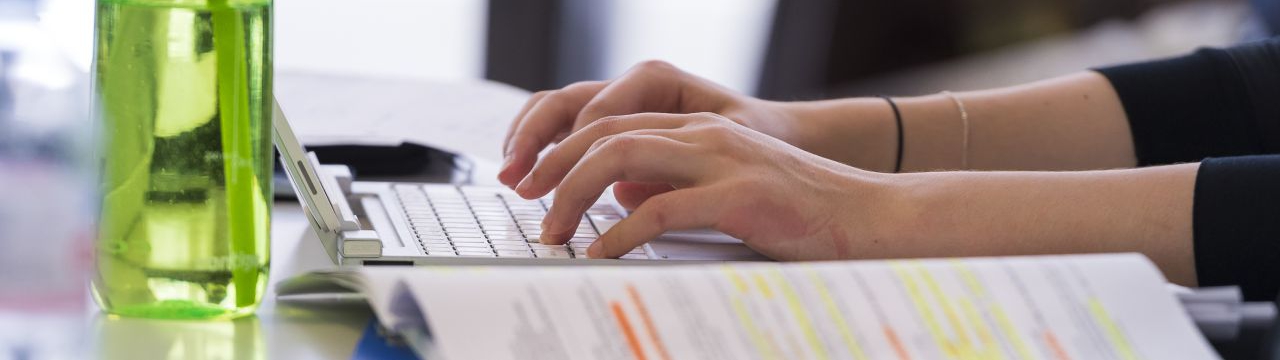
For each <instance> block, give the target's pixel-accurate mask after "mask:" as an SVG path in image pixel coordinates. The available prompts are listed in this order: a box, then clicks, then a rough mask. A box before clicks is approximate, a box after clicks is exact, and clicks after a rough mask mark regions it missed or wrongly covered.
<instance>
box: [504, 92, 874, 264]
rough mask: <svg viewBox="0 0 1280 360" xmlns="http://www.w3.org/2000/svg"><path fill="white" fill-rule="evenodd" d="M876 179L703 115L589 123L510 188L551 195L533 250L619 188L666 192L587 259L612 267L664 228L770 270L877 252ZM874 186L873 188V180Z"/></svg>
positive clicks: (560, 238)
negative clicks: (862, 247) (730, 244)
mask: <svg viewBox="0 0 1280 360" xmlns="http://www.w3.org/2000/svg"><path fill="white" fill-rule="evenodd" d="M885 176H893V175H884V174H875V173H870V172H866V171H862V170H858V169H855V168H852V167H849V166H845V165H843V164H840V163H837V162H834V161H831V160H827V159H825V158H822V157H819V156H816V155H813V154H810V153H808V152H805V151H803V150H800V149H798V148H795V147H793V146H791V145H788V144H787V143H785V142H782V141H780V140H778V139H776V138H773V137H770V136H767V135H764V134H762V133H760V132H757V131H753V130H751V129H748V128H747V127H746V126H743V125H741V124H738V123H736V122H734V121H731V120H730V119H727V118H725V117H723V116H720V115H716V114H711V113H698V114H657V113H643V114H633V115H624V116H611V117H605V118H602V119H599V120H598V121H595V122H594V123H592V124H590V125H588V126H586V127H585V128H583V129H582V130H580V131H578V132H575V133H573V134H572V135H570V136H568V137H567V138H566V139H565V140H564V141H563V142H561V143H560V145H559V146H556V147H555V148H554V149H552V150H551V151H550V152H549V153H548V154H547V155H546V156H545V157H544V158H543V160H542V161H541V162H540V163H538V164H537V166H536V167H534V168H533V169H532V171H531V172H530V174H529V176H528V177H527V178H525V179H524V180H523V181H521V182H520V183H519V185H518V186H516V192H517V193H518V194H520V196H522V197H525V198H537V197H541V196H544V195H546V194H547V193H549V192H550V191H551V190H552V189H555V190H556V195H555V200H554V203H553V205H552V207H551V209H550V211H549V212H548V213H547V215H546V218H545V219H544V220H543V223H542V225H543V235H542V242H543V243H548V244H563V243H565V242H566V241H567V240H568V239H569V237H571V236H572V234H573V233H574V232H575V230H576V227H577V226H578V222H579V219H581V218H582V215H583V213H584V212H585V211H586V210H587V209H588V208H589V207H590V206H591V205H592V204H593V203H595V201H596V200H597V199H598V198H599V197H600V195H601V193H602V192H603V191H604V190H605V189H606V188H607V187H608V186H609V185H610V184H613V183H615V182H619V181H627V182H633V183H642V184H652V185H655V186H666V187H668V189H674V190H670V191H667V192H662V193H659V194H657V195H654V196H652V197H651V198H648V199H645V200H642V202H641V203H640V204H639V206H638V207H637V208H636V210H635V211H634V212H632V213H631V215H630V216H628V217H627V218H626V219H623V220H622V221H621V222H619V223H618V224H617V225H615V226H614V227H613V228H612V229H610V230H609V231H608V232H606V233H605V234H603V235H601V237H600V239H599V240H598V241H596V243H595V244H593V245H592V246H591V247H590V248H589V249H588V250H587V254H588V255H589V256H591V257H597V258H599V257H617V256H621V255H623V254H625V253H627V252H628V251H630V250H631V249H633V248H635V247H636V246H639V245H641V244H643V243H645V242H647V241H649V240H651V239H654V238H656V237H658V236H659V235H661V234H662V233H663V232H666V231H668V230H681V229H695V228H714V229H716V230H719V231H722V232H724V233H726V234H729V235H731V236H733V237H736V238H739V239H742V240H743V241H744V242H745V243H746V245H747V246H749V247H751V248H752V249H754V250H756V251H758V252H760V253H762V254H764V255H766V256H769V257H771V258H774V259H780V260H801V259H803V260H818V259H837V258H848V257H851V256H853V255H854V253H855V249H859V246H858V243H859V242H868V241H870V242H877V243H879V242H882V241H880V239H881V236H880V233H879V232H878V231H877V229H875V226H873V225H874V224H878V223H883V222H882V221H878V217H880V216H882V215H881V214H882V212H873V211H870V210H869V209H878V208H879V206H878V205H880V204H887V203H889V202H888V201H887V200H886V199H885V198H886V192H885V191H882V189H883V187H881V186H878V185H876V184H877V182H878V181H877V179H881V178H882V177H885ZM881 183H883V182H881Z"/></svg>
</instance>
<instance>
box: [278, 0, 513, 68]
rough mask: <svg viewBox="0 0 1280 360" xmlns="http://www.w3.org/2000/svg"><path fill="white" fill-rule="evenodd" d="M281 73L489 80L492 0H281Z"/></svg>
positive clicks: (279, 41)
mask: <svg viewBox="0 0 1280 360" xmlns="http://www.w3.org/2000/svg"><path fill="white" fill-rule="evenodd" d="M275 10H276V17H275V19H276V68H277V69H280V70H293V69H301V70H310V71H323V72H333V73H346V74H363V75H375V76H407V77H416V78H427V79H436V80H462V79H474V78H480V77H483V76H484V42H485V27H486V26H487V24H488V22H487V17H488V2H487V1H485V0H360V1H350V0H276V2H275Z"/></svg>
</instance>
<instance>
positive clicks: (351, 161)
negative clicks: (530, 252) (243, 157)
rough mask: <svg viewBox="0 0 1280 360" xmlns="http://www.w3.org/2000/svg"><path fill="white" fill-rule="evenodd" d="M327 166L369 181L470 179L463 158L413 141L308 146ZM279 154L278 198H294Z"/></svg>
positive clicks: (277, 172) (277, 169) (457, 180)
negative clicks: (380, 144) (336, 166)
mask: <svg viewBox="0 0 1280 360" xmlns="http://www.w3.org/2000/svg"><path fill="white" fill-rule="evenodd" d="M306 150H307V151H311V152H315V153H316V158H317V159H318V160H320V163H321V164H325V165H346V166H347V167H349V168H350V169H351V173H352V175H354V176H356V177H357V178H359V179H360V180H366V181H379V180H382V181H420V182H444V183H450V182H459V181H461V182H469V181H470V179H468V178H467V177H468V176H469V169H467V166H463V165H464V164H465V163H466V161H465V159H463V158H462V157H460V156H458V155H456V154H454V153H451V152H448V151H444V150H440V149H436V148H433V147H429V146H423V145H418V144H411V143H401V144H400V145H396V146H376V145H321V146H306ZM279 158H280V156H279V154H277V155H276V160H275V161H276V164H275V179H274V181H275V184H276V186H275V197H276V198H293V197H294V193H293V189H292V185H290V184H289V180H288V178H287V177H285V174H284V168H283V167H281V166H280V159H279Z"/></svg>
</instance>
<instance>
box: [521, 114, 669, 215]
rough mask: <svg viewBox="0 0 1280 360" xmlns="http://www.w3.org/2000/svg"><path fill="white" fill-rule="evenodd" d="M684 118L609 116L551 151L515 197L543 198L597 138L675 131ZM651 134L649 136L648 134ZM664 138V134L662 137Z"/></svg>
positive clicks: (640, 115) (531, 173)
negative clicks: (638, 132)
mask: <svg viewBox="0 0 1280 360" xmlns="http://www.w3.org/2000/svg"><path fill="white" fill-rule="evenodd" d="M689 121H690V119H688V115H677V114H652V113H644V114H634V115H623V116H611V117H607V118H604V119H601V120H600V121H597V122H595V123H593V124H591V126H588V127H586V128H584V129H582V130H580V131H577V132H575V133H573V134H572V135H569V137H568V138H566V139H564V141H562V142H560V144H559V145H557V146H556V147H555V148H554V149H551V151H550V152H548V153H547V155H546V156H543V157H542V160H540V161H538V163H537V165H534V167H533V168H532V169H531V170H530V171H529V174H528V175H526V176H525V178H524V180H521V181H520V184H519V185H517V186H516V193H519V194H520V195H521V196H524V197H525V198H536V197H541V196H543V195H546V193H547V192H550V191H551V189H553V188H555V186H556V184H559V183H560V180H561V179H563V178H564V176H565V174H568V173H569V169H572V168H573V166H574V165H575V164H577V163H578V161H580V160H581V159H582V156H583V155H585V154H586V153H587V151H588V150H589V149H590V148H591V146H592V145H594V144H595V143H596V142H597V141H600V139H601V138H604V137H608V136H612V135H617V134H622V133H627V132H635V131H638V130H648V129H675V128H678V127H680V126H682V125H684V124H686V123H688V122H689ZM649 133H651V134H652V132H649ZM664 135H665V134H664Z"/></svg>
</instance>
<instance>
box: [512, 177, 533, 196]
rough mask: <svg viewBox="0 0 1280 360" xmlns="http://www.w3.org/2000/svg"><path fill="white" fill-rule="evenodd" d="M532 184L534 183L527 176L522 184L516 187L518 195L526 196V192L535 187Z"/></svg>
mask: <svg viewBox="0 0 1280 360" xmlns="http://www.w3.org/2000/svg"><path fill="white" fill-rule="evenodd" d="M532 183H533V181H530V180H529V177H528V176H525V177H524V179H523V180H520V184H519V185H516V193H518V194H521V195H524V194H525V192H527V191H529V188H531V187H533V184H532Z"/></svg>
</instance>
